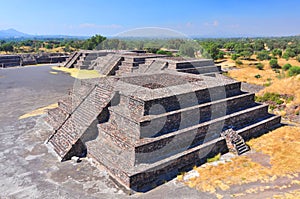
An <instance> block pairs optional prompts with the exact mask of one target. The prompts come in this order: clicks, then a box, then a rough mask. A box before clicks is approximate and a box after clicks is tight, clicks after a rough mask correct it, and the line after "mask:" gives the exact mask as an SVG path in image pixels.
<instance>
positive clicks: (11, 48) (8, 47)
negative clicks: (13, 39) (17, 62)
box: [1, 43, 14, 53]
mask: <svg viewBox="0 0 300 199" xmlns="http://www.w3.org/2000/svg"><path fill="white" fill-rule="evenodd" d="M1 50H2V51H5V52H6V53H7V52H13V51H14V46H13V45H12V44H11V43H5V44H3V45H2V46H1Z"/></svg>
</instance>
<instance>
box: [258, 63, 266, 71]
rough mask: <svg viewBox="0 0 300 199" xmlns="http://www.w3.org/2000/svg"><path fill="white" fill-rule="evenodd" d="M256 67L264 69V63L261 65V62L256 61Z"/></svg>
mask: <svg viewBox="0 0 300 199" xmlns="http://www.w3.org/2000/svg"><path fill="white" fill-rule="evenodd" d="M256 68H257V69H258V70H263V69H264V65H263V64H262V63H258V64H257V65H256Z"/></svg>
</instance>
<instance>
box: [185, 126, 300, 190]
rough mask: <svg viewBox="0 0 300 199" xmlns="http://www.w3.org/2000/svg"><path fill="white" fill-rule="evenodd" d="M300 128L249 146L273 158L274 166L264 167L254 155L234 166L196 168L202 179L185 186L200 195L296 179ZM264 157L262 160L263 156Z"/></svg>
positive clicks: (238, 159) (279, 131)
mask: <svg viewBox="0 0 300 199" xmlns="http://www.w3.org/2000/svg"><path fill="white" fill-rule="evenodd" d="M299 132H300V127H290V126H285V127H281V128H278V129H276V130H274V131H272V132H270V133H268V134H265V135H263V136H261V137H259V138H256V139H252V140H250V141H249V142H247V144H249V145H250V146H251V148H252V150H254V151H256V153H260V154H261V153H262V154H264V155H265V156H267V157H269V158H268V161H269V164H270V165H271V166H266V165H263V164H261V160H260V159H259V161H258V160H255V159H254V158H253V155H255V153H254V154H253V153H252V154H251V157H250V156H247V155H245V156H237V157H235V158H233V159H232V161H231V162H226V163H224V164H218V165H217V166H213V165H206V166H200V167H198V168H195V170H196V171H198V173H199V176H198V177H193V178H190V179H189V180H187V181H186V182H185V183H186V184H187V185H188V186H190V187H192V188H196V189H198V190H200V191H204V192H212V193H213V192H215V191H216V190H217V189H220V190H228V189H230V186H232V185H243V184H249V183H251V182H262V183H269V182H273V181H275V180H276V179H277V178H278V177H286V176H288V177H289V178H290V179H293V178H295V177H297V176H298V173H299V172H300V167H299V165H300V158H296V157H298V155H299V154H300V133H299ZM259 157H261V156H259Z"/></svg>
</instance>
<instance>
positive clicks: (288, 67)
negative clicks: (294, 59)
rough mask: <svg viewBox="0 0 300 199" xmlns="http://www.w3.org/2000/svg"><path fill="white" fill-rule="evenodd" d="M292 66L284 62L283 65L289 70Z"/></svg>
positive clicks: (283, 67)
mask: <svg viewBox="0 0 300 199" xmlns="http://www.w3.org/2000/svg"><path fill="white" fill-rule="evenodd" d="M291 67H292V65H291V64H284V66H282V69H283V70H289V69H290V68H291Z"/></svg>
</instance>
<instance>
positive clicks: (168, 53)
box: [156, 50, 172, 56]
mask: <svg viewBox="0 0 300 199" xmlns="http://www.w3.org/2000/svg"><path fill="white" fill-rule="evenodd" d="M156 54H160V55H169V56H171V55H172V52H169V51H164V50H158V51H156Z"/></svg>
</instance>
